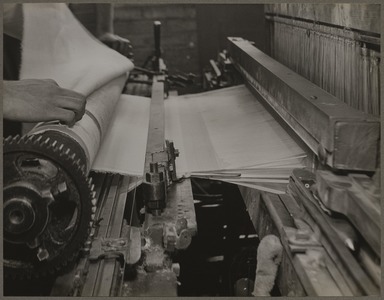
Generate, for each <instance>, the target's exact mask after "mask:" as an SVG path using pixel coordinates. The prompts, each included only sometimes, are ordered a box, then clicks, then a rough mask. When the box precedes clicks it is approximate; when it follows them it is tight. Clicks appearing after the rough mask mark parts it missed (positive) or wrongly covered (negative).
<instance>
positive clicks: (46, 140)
mask: <svg viewBox="0 0 384 300" xmlns="http://www.w3.org/2000/svg"><path fill="white" fill-rule="evenodd" d="M50 140H51V138H50V137H47V138H46V139H45V141H44V142H43V144H45V145H48V143H49V141H50Z"/></svg>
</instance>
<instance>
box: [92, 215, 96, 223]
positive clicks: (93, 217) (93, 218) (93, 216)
mask: <svg viewBox="0 0 384 300" xmlns="http://www.w3.org/2000/svg"><path fill="white" fill-rule="evenodd" d="M95 217H96V214H92V215H91V220H92V221H94V220H95ZM92 223H93V222H92Z"/></svg>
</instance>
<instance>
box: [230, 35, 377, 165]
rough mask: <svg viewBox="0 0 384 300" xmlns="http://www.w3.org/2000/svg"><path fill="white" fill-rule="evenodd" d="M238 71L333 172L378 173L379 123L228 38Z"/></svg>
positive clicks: (244, 43) (246, 44)
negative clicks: (376, 170)
mask: <svg viewBox="0 0 384 300" xmlns="http://www.w3.org/2000/svg"><path fill="white" fill-rule="evenodd" d="M228 49H229V52H230V56H231V59H232V60H233V62H234V64H235V66H236V68H237V69H238V70H239V71H240V73H241V74H242V75H243V76H244V78H245V79H246V81H247V83H248V86H249V87H250V89H251V91H252V92H253V93H254V94H255V95H256V96H258V98H260V99H261V100H263V102H264V103H266V104H267V105H268V106H270V107H271V108H273V110H274V111H275V112H276V113H277V114H278V115H279V116H280V117H281V118H282V119H283V120H284V121H285V122H286V123H287V124H288V125H289V127H290V128H291V129H292V130H293V131H294V132H295V133H296V134H297V135H298V136H299V137H300V138H301V139H302V140H303V141H304V142H305V143H306V144H307V146H308V147H309V148H310V149H311V150H312V151H313V152H314V153H315V154H316V155H317V156H318V158H319V160H320V162H321V163H323V164H326V165H328V166H330V167H332V168H334V169H340V170H355V171H375V169H376V168H377V165H378V149H379V135H380V122H379V118H377V117H375V116H372V115H368V114H365V113H362V112H360V111H357V110H355V109H353V108H351V107H349V106H348V105H346V104H345V103H343V102H342V101H340V100H339V99H337V98H335V97H334V96H332V95H330V94H328V93H327V92H326V91H324V90H323V89H321V88H319V87H318V86H316V85H314V84H313V83H311V82H310V81H308V80H307V79H305V78H303V77H301V76H299V75H298V74H296V73H294V72H293V71H292V70H290V69H289V68H287V67H285V66H283V65H282V64H280V63H279V62H277V61H275V60H274V59H272V58H271V57H269V56H268V55H266V54H264V53H263V52H261V51H260V50H258V49H257V48H256V47H254V46H253V45H252V44H251V43H250V42H249V41H246V40H244V39H242V38H236V37H230V38H228Z"/></svg>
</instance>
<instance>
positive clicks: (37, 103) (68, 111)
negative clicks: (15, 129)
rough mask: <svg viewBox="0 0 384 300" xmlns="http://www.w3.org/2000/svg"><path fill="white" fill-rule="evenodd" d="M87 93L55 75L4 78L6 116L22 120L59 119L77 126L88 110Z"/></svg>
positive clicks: (4, 111) (14, 119) (4, 115)
mask: <svg viewBox="0 0 384 300" xmlns="http://www.w3.org/2000/svg"><path fill="white" fill-rule="evenodd" d="M85 104H86V99H85V96H83V95H82V94H79V93H77V92H74V91H71V90H67V89H63V88H61V87H60V86H59V85H58V84H57V83H56V82H55V81H54V80H51V79H23V80H18V81H4V98H3V117H4V118H5V119H8V120H12V121H20V122H46V121H54V120H59V121H61V122H63V123H65V124H67V125H68V126H73V125H74V124H75V122H77V121H79V120H80V119H81V118H82V117H83V115H84V113H85Z"/></svg>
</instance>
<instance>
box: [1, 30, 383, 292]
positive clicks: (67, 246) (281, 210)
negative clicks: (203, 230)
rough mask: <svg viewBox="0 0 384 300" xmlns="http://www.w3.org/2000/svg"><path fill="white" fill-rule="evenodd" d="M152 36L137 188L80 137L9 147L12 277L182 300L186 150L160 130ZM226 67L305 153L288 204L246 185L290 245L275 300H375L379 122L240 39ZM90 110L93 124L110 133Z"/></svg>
mask: <svg viewBox="0 0 384 300" xmlns="http://www.w3.org/2000/svg"><path fill="white" fill-rule="evenodd" d="M158 26H159V24H158V23H156V24H155V40H156V41H157V42H156V43H155V45H157V46H156V50H157V51H155V55H154V57H153V58H152V61H153V65H154V69H153V70H152V71H151V72H149V73H148V72H147V73H148V74H150V77H151V104H150V112H149V114H150V118H149V120H150V121H149V131H148V140H147V149H146V159H145V169H144V174H143V177H142V179H140V178H138V177H133V176H125V175H119V174H103V173H96V172H91V167H90V165H91V161H92V160H93V158H92V156H93V154H92V151H93V150H90V149H88V147H87V144H86V143H84V136H82V132H76V130H72V131H70V130H68V131H65V130H64V131H63V130H62V129H61V130H60V131H57V130H55V128H56V127H55V126H58V124H55V123H45V124H41V125H39V126H37V127H36V128H35V129H34V130H33V131H31V132H30V133H29V134H27V135H26V136H23V137H9V138H7V139H5V140H4V142H3V146H4V191H3V197H4V200H3V214H4V268H5V276H6V278H8V279H11V280H17V281H20V282H26V281H34V280H38V279H42V278H47V277H50V276H51V277H52V276H53V277H54V282H52V289H51V291H50V295H52V296H67V295H71V296H121V295H124V296H176V295H177V286H178V275H179V274H180V265H179V264H178V263H175V262H174V258H175V257H177V254H178V253H179V252H180V251H183V250H185V249H187V248H188V247H189V246H190V244H191V242H193V236H195V235H196V234H197V222H196V214H195V207H194V201H193V200H194V194H193V191H192V185H191V178H184V177H180V176H178V173H177V171H178V168H177V157H178V155H179V153H178V150H177V147H178V145H177V144H174V143H173V142H172V141H170V140H166V139H165V134H164V126H165V125H164V123H165V116H164V99H165V95H166V94H168V92H167V91H166V88H167V83H166V82H167V78H168V74H167V71H166V69H165V64H164V62H163V61H162V59H161V52H160V51H159V47H160V41H159V34H160V31H159V27H158ZM223 61H225V63H226V68H229V67H228V66H229V65H231V66H232V67H233V68H231V69H230V72H238V73H237V74H236V75H234V76H239V74H240V75H241V77H242V78H243V80H244V82H245V84H246V86H247V88H248V89H249V90H250V91H251V92H252V93H253V94H254V96H255V98H256V99H257V101H261V102H262V103H263V105H265V106H266V107H267V108H268V111H269V112H270V113H271V114H272V115H273V116H274V117H275V118H276V119H277V120H279V122H280V124H281V126H282V127H284V128H286V130H287V131H288V132H289V133H290V134H292V136H293V137H294V138H295V139H296V140H297V143H298V144H300V145H301V146H302V147H303V149H304V150H305V151H306V153H307V159H306V166H307V168H305V169H295V170H293V172H292V174H291V176H290V182H289V184H288V186H287V193H286V194H282V195H277V194H273V193H268V192H261V191H258V190H257V189H252V188H247V187H245V186H239V190H240V193H241V195H242V196H243V199H244V203H245V206H246V208H247V211H248V214H249V217H250V219H251V221H252V223H253V225H254V227H255V230H256V233H257V235H258V236H259V238H260V239H262V238H263V237H264V236H267V235H269V234H273V235H275V236H277V237H278V238H279V240H280V242H281V244H282V246H283V257H282V261H281V264H280V266H279V273H278V275H277V277H276V286H277V287H278V288H279V290H280V293H281V295H286V296H304V295H309V296H321V295H344V296H352V295H354V296H356V295H377V294H378V293H379V290H380V201H379V199H380V195H379V194H380V191H377V188H375V186H374V185H373V184H372V181H373V180H375V178H374V179H372V178H371V177H370V176H368V175H372V174H373V173H374V172H375V171H376V170H377V169H378V157H379V134H380V130H379V127H380V122H379V119H378V118H376V117H374V116H371V115H368V114H364V113H362V112H359V111H357V110H355V109H352V108H350V107H348V106H347V105H346V104H344V103H342V102H341V101H340V100H338V99H337V98H335V97H333V96H331V95H330V94H328V93H327V92H325V91H324V90H322V89H321V88H319V87H318V86H316V85H314V84H312V83H311V82H309V81H307V80H306V79H304V78H303V77H301V76H299V75H297V74H296V73H294V72H293V71H292V70H290V69H288V68H286V67H285V66H283V65H281V64H280V63H278V62H277V61H275V60H274V59H272V58H271V57H269V56H267V55H266V54H264V53H263V52H261V51H260V50H258V49H257V48H256V47H254V46H253V45H252V43H250V42H249V41H246V40H244V39H242V38H228V52H227V53H225V57H224V59H223ZM211 64H212V65H214V64H213V62H211ZM215 72H216V74H219V75H220V71H219V70H217V66H215ZM225 72H228V69H226V70H225ZM233 78H234V77H233ZM236 78H237V77H236ZM235 82H236V83H238V79H236V81H235ZM122 83H124V78H119V79H118V80H116V81H114V82H112V83H111V91H112V92H113V93H116V94H118V93H120V91H121V87H122V85H123V84H122ZM216 83H217V82H216ZM165 101H166V100H165ZM94 114H95V112H94V113H93V114H92V113H89V112H88V113H87V116H88V118H89V120H90V122H91V123H92V126H95V127H96V129H97V130H96V131H102V129H101V128H100V127H98V126H100V125H99V124H98V122H97V120H95V119H94V116H93V115H94ZM96 114H97V112H96ZM100 136H101V134H100ZM99 142H100V141H99ZM127 155H129V154H128V153H127ZM367 174H368V175H367ZM375 176H378V175H377V174H376V175H375ZM140 209H141V210H140ZM352 236H353V237H352Z"/></svg>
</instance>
